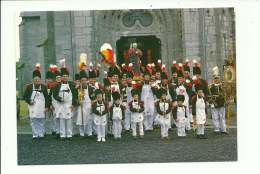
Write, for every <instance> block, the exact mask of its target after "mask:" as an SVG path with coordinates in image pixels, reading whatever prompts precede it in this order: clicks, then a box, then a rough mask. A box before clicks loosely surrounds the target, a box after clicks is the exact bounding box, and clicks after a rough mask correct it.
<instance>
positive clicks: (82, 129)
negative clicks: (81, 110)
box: [75, 125, 86, 137]
mask: <svg viewBox="0 0 260 174" xmlns="http://www.w3.org/2000/svg"><path fill="white" fill-rule="evenodd" d="M75 127H78V131H79V135H80V136H82V137H84V134H85V132H84V128H86V126H85V125H83V126H82V125H75Z"/></svg>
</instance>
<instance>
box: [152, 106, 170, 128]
mask: <svg viewBox="0 0 260 174" xmlns="http://www.w3.org/2000/svg"><path fill="white" fill-rule="evenodd" d="M159 106H160V110H161V111H164V103H163V102H159ZM168 108H169V103H165V111H167V110H168ZM155 122H156V123H158V124H165V125H168V126H170V125H171V113H168V114H166V115H165V116H163V115H160V114H157V116H156V118H155Z"/></svg>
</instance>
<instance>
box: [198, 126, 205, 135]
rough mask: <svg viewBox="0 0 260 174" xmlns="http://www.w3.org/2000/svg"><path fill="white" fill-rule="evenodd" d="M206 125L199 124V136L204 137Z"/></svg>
mask: <svg viewBox="0 0 260 174" xmlns="http://www.w3.org/2000/svg"><path fill="white" fill-rule="evenodd" d="M204 128H205V126H204V124H198V127H197V135H204Z"/></svg>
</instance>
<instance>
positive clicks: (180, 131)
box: [177, 125, 186, 137]
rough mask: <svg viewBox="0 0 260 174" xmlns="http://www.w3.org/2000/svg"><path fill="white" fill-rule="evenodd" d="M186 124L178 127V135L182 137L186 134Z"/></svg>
mask: <svg viewBox="0 0 260 174" xmlns="http://www.w3.org/2000/svg"><path fill="white" fill-rule="evenodd" d="M185 126H186V125H180V126H178V127H177V135H178V136H180V137H183V136H186V133H185Z"/></svg>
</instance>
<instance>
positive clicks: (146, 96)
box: [141, 85, 154, 115]
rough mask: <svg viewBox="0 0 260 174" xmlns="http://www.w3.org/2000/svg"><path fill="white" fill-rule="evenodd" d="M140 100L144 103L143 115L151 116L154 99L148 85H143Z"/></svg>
mask: <svg viewBox="0 0 260 174" xmlns="http://www.w3.org/2000/svg"><path fill="white" fill-rule="evenodd" d="M141 100H143V101H145V103H144V112H143V113H144V115H153V114H154V98H153V92H152V89H151V86H150V85H143V89H142V93H141Z"/></svg>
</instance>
